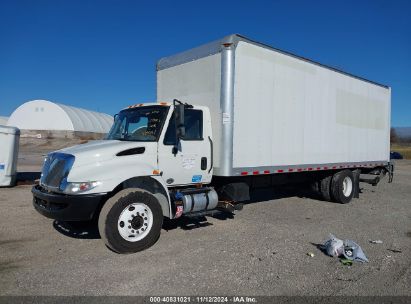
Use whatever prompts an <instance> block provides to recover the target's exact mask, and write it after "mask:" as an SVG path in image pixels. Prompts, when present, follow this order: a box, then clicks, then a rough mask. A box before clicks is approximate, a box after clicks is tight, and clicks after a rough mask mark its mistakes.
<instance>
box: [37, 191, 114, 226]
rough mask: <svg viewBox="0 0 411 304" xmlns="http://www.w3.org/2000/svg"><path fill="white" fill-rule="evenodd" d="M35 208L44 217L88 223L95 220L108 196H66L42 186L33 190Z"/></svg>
mask: <svg viewBox="0 0 411 304" xmlns="http://www.w3.org/2000/svg"><path fill="white" fill-rule="evenodd" d="M31 192H32V193H33V206H34V208H35V209H36V210H37V211H38V212H39V213H40V214H42V215H44V216H46V217H49V218H52V219H56V220H61V221H88V220H91V219H92V218H93V216H94V215H95V213H96V211H98V208H99V207H100V206H101V203H102V200H103V199H104V198H105V196H106V194H104V193H103V194H84V195H66V194H59V193H52V192H47V191H46V190H45V189H44V188H43V187H42V186H40V185H36V186H34V187H33V188H32V189H31Z"/></svg>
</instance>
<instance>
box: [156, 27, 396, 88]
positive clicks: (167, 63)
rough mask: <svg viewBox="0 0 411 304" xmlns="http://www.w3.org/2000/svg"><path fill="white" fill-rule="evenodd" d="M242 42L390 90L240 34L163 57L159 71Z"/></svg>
mask: <svg viewBox="0 0 411 304" xmlns="http://www.w3.org/2000/svg"><path fill="white" fill-rule="evenodd" d="M240 41H245V42H247V43H251V44H254V45H257V46H260V47H263V48H266V49H269V50H273V51H276V52H279V53H281V54H284V55H287V56H290V57H294V58H297V59H300V60H303V61H306V62H309V63H312V64H315V65H318V66H321V67H324V68H326V69H329V70H332V71H335V72H337V73H341V74H344V75H347V76H350V77H353V78H356V79H359V80H362V81H366V82H369V83H372V84H375V85H377V86H380V87H383V88H386V89H389V88H390V87H389V86H388V85H385V84H381V83H378V82H375V81H372V80H369V79H366V78H363V77H361V76H356V75H353V74H351V73H348V72H345V71H342V70H340V69H337V68H335V67H332V66H329V65H325V64H322V63H319V62H317V61H314V60H311V59H308V58H305V57H302V56H298V55H296V54H293V53H290V52H287V51H284V50H280V49H278V48H274V47H272V46H269V45H267V44H264V43H260V42H257V41H254V40H252V39H249V38H247V37H245V36H242V35H240V34H232V35H229V36H226V37H224V38H222V39H218V40H215V41H212V42H210V43H207V44H203V45H201V46H199V47H196V48H193V49H190V50H187V51H184V52H181V53H178V54H175V55H172V56H168V57H163V58H161V59H160V60H159V61H157V71H160V70H164V69H167V68H170V67H173V66H177V65H180V64H183V63H186V62H190V61H194V60H197V59H200V58H203V57H207V56H211V55H214V54H217V53H219V52H221V45H223V44H234V45H237V44H238V43H239V42H240Z"/></svg>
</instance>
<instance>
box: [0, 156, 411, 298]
mask: <svg viewBox="0 0 411 304" xmlns="http://www.w3.org/2000/svg"><path fill="white" fill-rule="evenodd" d="M30 189H31V186H27V185H21V186H18V187H15V188H3V189H0V194H1V195H0V295H179V296H181V295H238V294H241V295H408V296H410V295H411V289H410V286H411V284H410V283H411V267H410V266H411V259H410V253H409V252H410V247H411V245H410V243H411V242H410V240H411V221H410V218H411V208H410V207H411V204H410V201H411V161H405V160H404V161H399V162H397V167H396V175H395V178H394V182H393V183H392V184H388V183H387V179H384V180H383V181H382V182H381V183H380V184H379V185H378V186H377V187H372V186H370V185H364V188H363V193H362V194H361V196H360V199H355V200H353V201H352V203H350V204H348V205H339V204H333V203H328V202H322V201H318V200H315V199H311V198H306V197H304V195H302V194H300V193H297V192H295V191H294V192H293V191H288V192H285V193H284V192H283V193H280V192H278V191H276V190H272V191H258V192H256V193H255V194H254V200H255V201H256V202H258V203H250V204H247V205H246V206H245V207H244V209H243V211H241V212H237V214H236V215H235V216H234V218H227V217H219V218H211V217H208V218H207V220H208V221H207V222H198V223H196V222H192V221H183V220H180V221H178V222H176V223H174V224H170V223H169V224H167V225H165V227H164V228H165V229H163V231H162V234H161V237H160V239H159V241H158V242H157V243H156V244H155V245H154V246H153V247H151V248H150V249H148V250H146V251H143V252H140V253H136V254H130V255H118V254H115V253H113V252H112V251H110V250H108V249H107V248H106V247H105V246H104V244H103V243H102V241H101V239H100V237H99V235H98V232H97V230H96V227H95V225H93V224H69V223H58V222H54V221H53V220H50V219H47V218H45V217H43V216H41V215H40V214H38V213H37V212H36V211H34V209H33V208H32V205H31V193H30ZM329 233H334V234H335V235H336V236H337V237H339V238H342V239H346V238H347V239H352V240H354V241H356V242H357V243H359V244H360V245H361V247H362V248H363V250H364V252H365V254H366V255H367V257H368V258H369V260H370V262H369V263H366V264H361V263H355V264H354V265H353V266H351V267H350V266H343V265H342V264H341V263H340V261H339V260H338V259H337V258H331V257H327V256H326V255H324V254H323V253H322V252H321V251H320V250H319V249H318V248H317V244H320V243H323V242H324V241H325V240H326V238H327V236H328V234H329ZM370 240H382V241H383V243H382V244H372V243H370ZM309 252H312V253H314V255H315V256H314V257H310V256H308V255H307V253H309Z"/></svg>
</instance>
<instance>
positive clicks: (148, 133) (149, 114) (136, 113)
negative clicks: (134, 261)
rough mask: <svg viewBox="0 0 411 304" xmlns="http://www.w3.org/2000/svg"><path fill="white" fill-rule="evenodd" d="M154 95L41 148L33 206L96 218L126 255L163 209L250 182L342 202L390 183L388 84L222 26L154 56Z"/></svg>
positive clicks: (157, 224) (229, 204) (218, 205)
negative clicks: (222, 31) (88, 136)
mask: <svg viewBox="0 0 411 304" xmlns="http://www.w3.org/2000/svg"><path fill="white" fill-rule="evenodd" d="M157 95H158V96H157V97H158V102H156V103H150V104H136V105H132V106H129V107H128V108H126V109H123V110H121V111H120V112H119V114H118V115H117V116H116V119H115V121H114V125H113V127H112V128H111V131H110V133H109V134H108V136H107V138H106V139H105V140H101V141H94V142H90V143H87V144H83V145H78V146H75V147H70V148H66V149H63V150H60V151H56V152H52V153H49V154H48V156H47V158H46V161H45V164H44V167H43V171H42V176H41V179H40V184H39V185H37V186H35V187H33V189H32V193H33V205H34V207H35V209H36V210H37V211H39V212H40V213H41V214H43V215H45V216H47V217H51V218H54V219H58V220H77V221H82V220H91V219H94V218H96V219H98V227H99V231H100V234H101V236H102V239H103V240H104V242H105V243H106V245H107V246H108V247H110V248H111V249H112V250H114V251H116V252H119V253H126V252H136V251H140V250H143V249H145V248H147V247H149V246H151V245H152V244H154V243H155V242H156V240H157V239H158V237H159V235H160V231H161V227H162V223H163V218H169V219H177V218H179V217H181V216H194V217H196V216H204V215H207V214H210V213H214V212H234V210H240V209H241V208H242V204H243V202H244V201H247V200H249V199H250V189H251V188H253V187H254V186H256V185H265V186H272V185H279V184H288V183H299V182H305V183H307V184H310V185H312V186H313V188H314V190H315V191H318V192H319V193H320V194H321V196H322V198H323V199H324V200H325V201H334V202H339V203H348V202H350V201H351V199H352V198H353V197H358V195H359V183H360V181H363V182H369V183H372V184H374V185H376V184H377V183H378V182H379V180H380V178H381V177H382V176H384V175H385V174H386V173H389V177H390V179H389V181H391V180H392V176H393V167H392V165H391V164H390V162H389V133H390V132H389V129H390V88H389V87H387V86H384V85H380V84H377V83H374V82H372V81H368V80H365V79H362V78H360V77H356V76H353V75H350V74H348V73H345V72H342V71H338V70H336V69H334V68H330V67H327V66H324V65H321V64H319V63H316V62H313V61H310V60H307V59H304V58H301V57H297V56H295V55H292V54H289V53H286V52H283V51H280V50H277V49H274V48H271V47H268V46H266V45H263V44H260V43H257V42H254V41H251V40H249V39H247V38H244V37H242V36H239V35H231V36H228V37H225V38H223V39H221V40H218V41H215V42H212V43H209V44H206V45H204V46H200V47H198V48H195V49H192V50H189V51H187V52H183V53H181V54H177V55H175V56H171V57H167V58H163V59H161V60H160V61H159V62H158V64H157ZM362 174H371V175H373V177H372V178H369V177H368V178H365V176H364V175H362Z"/></svg>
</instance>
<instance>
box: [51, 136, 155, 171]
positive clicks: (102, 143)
mask: <svg viewBox="0 0 411 304" xmlns="http://www.w3.org/2000/svg"><path fill="white" fill-rule="evenodd" d="M156 144H157V143H156V142H135V141H119V140H95V141H92V142H88V143H85V144H81V145H77V146H73V147H68V148H64V149H61V150H58V151H56V152H61V153H67V154H71V155H74V156H75V161H74V165H73V167H79V166H82V165H86V164H90V163H94V162H101V161H107V160H110V159H113V158H114V157H116V154H117V153H119V152H122V151H125V150H129V149H134V148H146V147H148V146H149V145H150V146H151V145H156Z"/></svg>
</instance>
